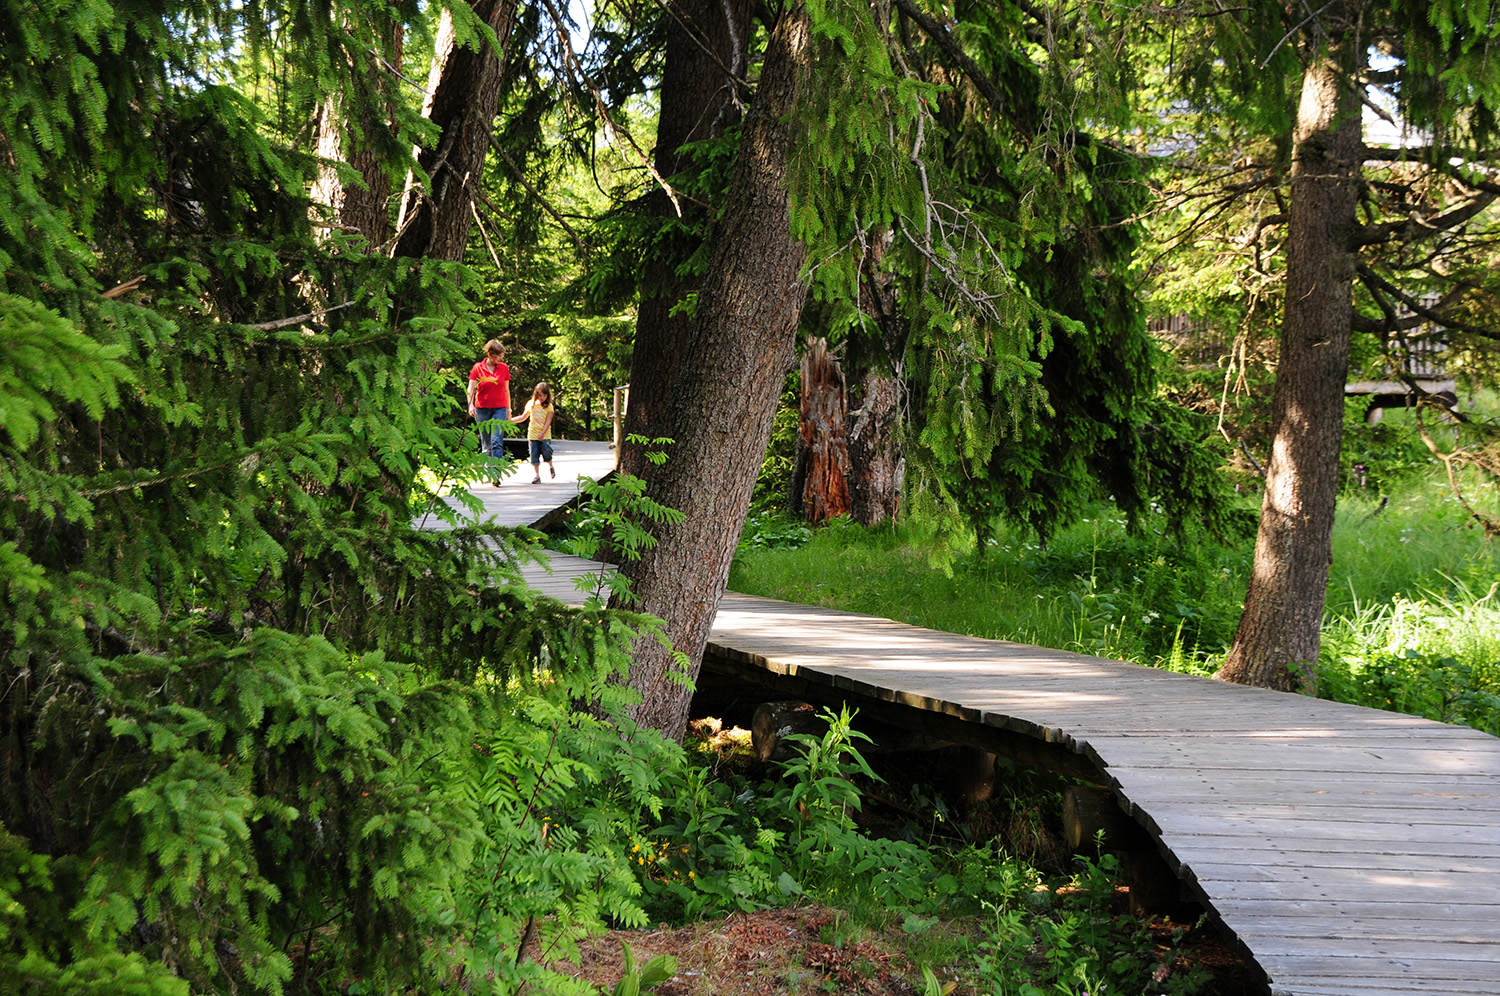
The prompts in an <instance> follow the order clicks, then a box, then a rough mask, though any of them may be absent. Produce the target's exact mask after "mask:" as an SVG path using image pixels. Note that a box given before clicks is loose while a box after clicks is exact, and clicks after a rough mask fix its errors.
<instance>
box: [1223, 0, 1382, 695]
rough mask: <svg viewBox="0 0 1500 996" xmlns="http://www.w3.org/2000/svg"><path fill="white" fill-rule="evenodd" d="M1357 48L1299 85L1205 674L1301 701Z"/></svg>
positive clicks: (1315, 623)
mask: <svg viewBox="0 0 1500 996" xmlns="http://www.w3.org/2000/svg"><path fill="white" fill-rule="evenodd" d="M1339 6H1340V7H1344V8H1348V7H1352V6H1355V5H1353V4H1340V5H1339ZM1344 13H1345V12H1344V11H1342V10H1340V11H1338V12H1336V13H1335V15H1334V16H1335V17H1339V16H1340V15H1342V14H1344ZM1341 23H1342V24H1343V25H1349V24H1352V23H1353V21H1352V19H1350V20H1343V21H1342V22H1341ZM1358 47H1359V41H1358V39H1357V36H1356V33H1355V32H1354V30H1353V29H1352V28H1346V30H1344V31H1343V32H1342V33H1341V34H1335V35H1333V37H1332V42H1331V43H1330V48H1329V49H1328V50H1327V51H1324V52H1319V53H1316V54H1315V57H1314V58H1312V59H1311V60H1310V64H1309V65H1308V68H1307V70H1306V73H1305V75H1304V77H1303V82H1302V98H1301V102H1300V104H1299V106H1298V110H1297V128H1296V133H1295V136H1294V147H1293V162H1292V194H1291V208H1290V213H1289V217H1288V222H1287V224H1288V233H1287V255H1286V271H1287V281H1286V315H1285V318H1284V322H1283V325H1282V331H1281V352H1280V358H1279V360H1278V363H1277V367H1276V392H1275V395H1274V399H1273V402H1272V415H1271V431H1272V444H1271V458H1270V462H1269V464H1268V466H1267V468H1266V490H1265V496H1264V499H1263V501H1262V503H1261V515H1260V532H1259V535H1258V536H1257V537H1256V541H1255V563H1254V567H1253V569H1252V571H1251V576H1250V586H1249V591H1248V593H1247V594H1246V596H1245V610H1244V614H1243V615H1242V616H1241V617H1240V624H1239V628H1238V629H1237V630H1236V631H1235V635H1234V643H1233V645H1232V646H1231V647H1230V650H1229V655H1228V657H1227V658H1226V659H1225V661H1224V666H1223V667H1222V668H1220V669H1219V672H1218V674H1217V675H1216V677H1219V678H1222V679H1224V680H1226V681H1234V682H1238V683H1240V684H1249V685H1260V686H1262V687H1266V688H1278V689H1282V690H1291V689H1293V688H1295V687H1299V686H1300V687H1302V688H1305V689H1308V690H1311V688H1312V687H1313V686H1314V683H1315V680H1316V677H1315V676H1316V667H1317V660H1318V647H1319V643H1320V639H1321V630H1322V624H1323V602H1324V597H1325V595H1326V590H1327V587H1328V567H1329V563H1330V561H1331V560H1332V555H1333V543H1332V534H1333V512H1334V503H1335V499H1336V497H1337V489H1338V461H1339V444H1340V441H1341V437H1342V433H1343V415H1344V380H1345V378H1346V376H1347V374H1348V369H1349V327H1350V321H1351V318H1352V316H1353V302H1352V296H1351V294H1352V286H1353V280H1354V274H1355V259H1354V251H1353V250H1354V245H1353V240H1354V235H1355V231H1356V223H1357V217H1356V213H1355V208H1356V197H1357V189H1358V182H1357V181H1358V176H1359V171H1360V168H1361V160H1362V157H1363V151H1364V146H1363V143H1362V141H1361V135H1360V100H1359V95H1358V93H1357V92H1356V91H1355V90H1354V87H1355V86H1356V85H1357V84H1355V83H1352V82H1350V81H1352V80H1356V79H1358V72H1357V70H1358V69H1359V68H1360V64H1361V63H1362V61H1363V59H1362V55H1361V53H1360V52H1359V51H1357V49H1358Z"/></svg>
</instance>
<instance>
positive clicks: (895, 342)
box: [844, 231, 911, 526]
mask: <svg viewBox="0 0 1500 996" xmlns="http://www.w3.org/2000/svg"><path fill="white" fill-rule="evenodd" d="M894 237H895V233H894V232H890V231H887V232H885V233H883V234H882V236H881V237H880V238H879V239H874V240H871V244H870V247H869V250H868V251H867V252H866V253H865V258H864V259H863V260H861V261H860V287H859V306H860V309H861V310H863V311H864V313H865V314H866V315H868V316H869V317H870V319H871V323H870V328H867V329H862V330H861V331H860V332H859V333H858V334H856V335H855V336H854V337H853V338H852V339H851V340H850V342H849V348H848V349H847V350H846V363H845V364H844V369H845V370H846V371H847V377H848V391H849V436H848V447H849V467H850V473H849V501H850V511H851V513H852V514H853V516H854V520H855V521H856V522H858V523H860V524H861V525H865V526H873V525H876V524H878V523H881V522H885V521H887V520H892V519H895V518H896V513H897V512H899V511H900V507H901V488H902V486H903V485H904V484H905V482H906V457H905V455H904V453H903V452H902V448H901V403H902V393H903V385H902V381H901V370H902V369H903V361H904V359H905V356H906V340H907V336H908V335H909V334H910V331H911V326H910V324H909V323H908V322H907V320H906V318H905V316H903V315H902V314H901V313H900V311H899V310H898V309H897V302H896V284H895V279H894V277H893V276H892V275H891V274H890V273H889V272H887V271H885V270H883V269H882V267H881V260H882V259H883V258H884V257H885V253H886V250H888V249H889V248H890V245H891V242H892V240H893V239H894ZM871 330H873V331H874V332H875V333H877V334H871Z"/></svg>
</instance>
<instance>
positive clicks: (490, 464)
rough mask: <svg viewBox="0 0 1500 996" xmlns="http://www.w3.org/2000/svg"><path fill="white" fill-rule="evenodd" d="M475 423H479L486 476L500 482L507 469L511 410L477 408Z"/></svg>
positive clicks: (480, 449)
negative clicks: (507, 441)
mask: <svg viewBox="0 0 1500 996" xmlns="http://www.w3.org/2000/svg"><path fill="white" fill-rule="evenodd" d="M474 421H476V422H478V423H479V452H480V453H483V454H484V455H485V458H486V459H485V461H484V472H485V475H486V476H488V477H490V478H492V479H496V480H498V479H499V477H500V473H501V471H502V470H504V469H505V465H506V459H505V427H506V426H507V425H509V424H510V409H509V408H476V409H474Z"/></svg>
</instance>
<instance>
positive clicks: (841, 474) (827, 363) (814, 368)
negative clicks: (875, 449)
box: [793, 337, 850, 523]
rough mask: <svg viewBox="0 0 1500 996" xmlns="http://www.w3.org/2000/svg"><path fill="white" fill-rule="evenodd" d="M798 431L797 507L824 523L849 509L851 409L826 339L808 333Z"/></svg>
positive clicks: (795, 471) (842, 379)
mask: <svg viewBox="0 0 1500 996" xmlns="http://www.w3.org/2000/svg"><path fill="white" fill-rule="evenodd" d="M800 421H801V424H800V426H799V432H798V436H797V458H796V460H797V467H796V469H795V470H794V472H793V479H794V480H797V481H800V482H801V488H800V490H799V491H798V494H797V495H796V498H797V499H798V500H797V503H796V507H797V508H799V509H800V510H801V512H802V514H803V516H804V517H805V518H806V519H807V521H808V522H812V523H820V522H827V521H828V520H829V519H836V518H838V517H839V516H841V515H848V514H849V507H850V506H849V475H850V466H849V449H848V447H847V446H846V445H845V440H846V438H847V436H848V421H849V408H848V405H847V403H846V401H845V397H844V371H843V370H842V369H841V368H840V367H839V361H838V360H837V359H835V358H834V357H833V355H832V354H830V353H829V352H828V341H827V340H826V339H821V338H814V337H809V338H808V340H807V346H806V347H805V348H804V349H803V351H802V415H801V420H800Z"/></svg>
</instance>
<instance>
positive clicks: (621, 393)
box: [609, 384, 630, 468]
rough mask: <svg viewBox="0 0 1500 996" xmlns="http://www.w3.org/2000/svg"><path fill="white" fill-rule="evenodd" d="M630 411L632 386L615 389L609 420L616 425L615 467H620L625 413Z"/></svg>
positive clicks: (625, 385) (623, 385) (623, 441)
mask: <svg viewBox="0 0 1500 996" xmlns="http://www.w3.org/2000/svg"><path fill="white" fill-rule="evenodd" d="M629 409H630V385H629V384H621V385H620V386H619V387H617V388H615V392H614V401H613V402H612V404H611V405H610V410H609V420H610V421H611V422H613V423H614V425H615V441H614V443H613V445H614V448H615V467H617V468H618V467H619V466H620V450H621V448H622V447H623V446H624V445H625V413H626V412H627V411H629Z"/></svg>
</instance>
